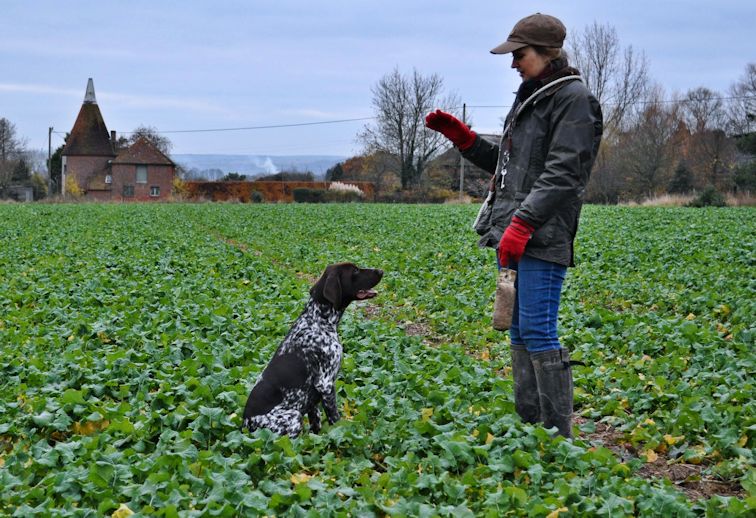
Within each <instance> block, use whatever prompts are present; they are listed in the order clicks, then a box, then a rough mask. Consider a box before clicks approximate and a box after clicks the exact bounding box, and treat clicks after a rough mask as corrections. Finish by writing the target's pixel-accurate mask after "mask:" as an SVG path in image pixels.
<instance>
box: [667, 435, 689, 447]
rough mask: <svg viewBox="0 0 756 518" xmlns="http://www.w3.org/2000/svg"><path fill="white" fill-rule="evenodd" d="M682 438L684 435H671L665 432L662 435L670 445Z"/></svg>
mask: <svg viewBox="0 0 756 518" xmlns="http://www.w3.org/2000/svg"><path fill="white" fill-rule="evenodd" d="M683 439H685V436H684V435H678V436H677V437H673V436H671V435H669V434H665V435H664V440H665V441H667V444H669V445H670V446H672V445H673V444H677V443H678V442H680V441H682V440H683Z"/></svg>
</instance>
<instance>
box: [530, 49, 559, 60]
mask: <svg viewBox="0 0 756 518" xmlns="http://www.w3.org/2000/svg"><path fill="white" fill-rule="evenodd" d="M531 46H532V47H533V50H535V51H536V53H537V54H539V55H541V56H544V57H547V58H549V61H554V60H555V59H559V58H562V57H563V58H566V57H567V53H566V52H565V51H564V50H563V49H561V48H559V47H539V46H537V45H531Z"/></svg>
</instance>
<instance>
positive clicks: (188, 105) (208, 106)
mask: <svg viewBox="0 0 756 518" xmlns="http://www.w3.org/2000/svg"><path fill="white" fill-rule="evenodd" d="M0 92H12V93H20V94H39V95H55V96H65V97H80V98H81V99H82V100H83V99H84V89H83V88H77V89H72V88H59V87H56V86H50V85H40V84H24V83H0ZM95 95H96V97H97V99H98V102H99V103H102V101H108V102H113V103H118V104H120V105H122V106H127V107H130V108H149V109H155V108H164V109H178V110H189V111H193V112H206V113H215V114H220V115H224V116H228V115H231V114H232V112H231V111H230V110H228V109H226V108H224V107H222V106H218V105H217V104H214V103H212V102H208V101H205V100H202V99H191V98H181V97H161V96H149V95H130V94H121V93H116V92H107V91H106V92H102V91H97V89H96V88H95Z"/></svg>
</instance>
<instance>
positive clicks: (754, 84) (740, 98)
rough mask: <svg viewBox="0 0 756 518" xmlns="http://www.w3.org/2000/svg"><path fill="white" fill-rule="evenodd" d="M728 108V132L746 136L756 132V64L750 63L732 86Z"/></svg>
mask: <svg viewBox="0 0 756 518" xmlns="http://www.w3.org/2000/svg"><path fill="white" fill-rule="evenodd" d="M730 97H731V98H732V99H731V100H730V102H729V103H728V106H727V118H728V130H729V132H730V133H731V134H735V135H745V134H747V133H750V132H752V131H756V63H748V65H746V70H745V73H744V74H743V75H742V76H741V77H740V79H738V80H737V81H736V82H735V83H734V84H733V85H732V86H730Z"/></svg>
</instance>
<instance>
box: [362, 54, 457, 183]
mask: <svg viewBox="0 0 756 518" xmlns="http://www.w3.org/2000/svg"><path fill="white" fill-rule="evenodd" d="M442 89H443V80H442V79H441V78H440V77H439V76H438V75H436V74H433V75H430V76H427V77H426V76H423V75H422V74H420V73H419V72H418V71H417V70H413V72H412V75H410V76H404V75H402V74H401V73H400V72H399V69H398V68H395V69H394V70H393V72H390V73H388V74H386V75H385V76H383V77H382V78H381V79H380V80H379V81H378V83H377V84H376V85H375V86H374V87H373V89H372V92H373V107H374V109H375V114H376V117H375V118H376V122H375V124H374V125H368V126H366V127H365V129H364V131H363V132H362V133H361V134H360V135H359V139H360V141H362V143H363V144H364V146H365V153H364V154H365V155H372V154H375V153H388V154H389V155H390V156H392V157H394V160H395V161H396V170H398V171H399V176H400V178H401V184H402V189H409V188H411V187H413V186H415V185H417V184H418V183H419V181H420V178H421V177H422V174H423V170H424V169H425V166H426V164H427V163H428V161H429V160H430V159H431V158H433V156H434V155H436V154H437V153H438V152H439V150H440V149H442V147H443V146H446V145H447V141H446V138H445V137H444V136H443V135H441V134H440V133H437V132H435V131H432V130H429V129H428V128H426V127H425V116H426V115H427V114H428V113H429V112H430V111H431V110H435V109H436V108H440V109H443V110H445V111H449V112H452V113H454V111H455V109H454V107H455V106H458V105H459V104H460V103H459V101H458V100H457V99H456V97H455V96H453V95H450V96H447V97H445V98H443V99H442V98H441V94H442Z"/></svg>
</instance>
